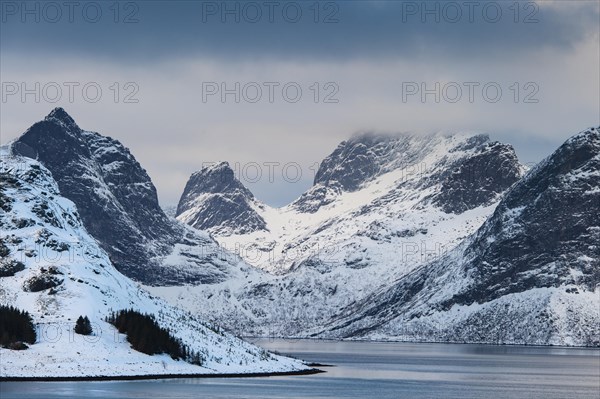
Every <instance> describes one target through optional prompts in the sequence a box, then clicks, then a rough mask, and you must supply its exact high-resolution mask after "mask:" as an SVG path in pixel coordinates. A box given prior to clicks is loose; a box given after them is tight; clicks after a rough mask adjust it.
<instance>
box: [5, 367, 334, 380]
mask: <svg viewBox="0 0 600 399" xmlns="http://www.w3.org/2000/svg"><path fill="white" fill-rule="evenodd" d="M325 372H326V371H324V370H319V369H316V368H311V369H306V370H297V371H276V372H264V373H215V374H194V373H192V374H147V375H124V376H118V375H116V376H82V377H4V376H0V382H26V381H38V382H65V381H135V380H165V379H182V378H259V377H281V376H290V375H311V374H320V373H325Z"/></svg>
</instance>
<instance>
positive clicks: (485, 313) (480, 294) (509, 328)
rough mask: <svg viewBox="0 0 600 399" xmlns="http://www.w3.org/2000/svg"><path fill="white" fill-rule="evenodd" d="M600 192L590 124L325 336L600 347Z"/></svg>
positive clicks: (597, 147)
mask: <svg viewBox="0 0 600 399" xmlns="http://www.w3.org/2000/svg"><path fill="white" fill-rule="evenodd" d="M599 187H600V133H599V132H598V128H591V129H589V130H586V131H584V132H582V133H580V134H577V135H575V136H574V137H572V138H571V139H569V140H568V141H567V142H565V143H564V144H563V145H562V146H561V147H560V148H559V149H558V150H557V151H556V152H554V153H553V154H552V155H551V156H550V157H549V158H547V159H546V160H544V161H542V162H541V163H540V164H539V165H538V166H536V167H535V168H534V169H533V170H531V171H530V172H529V173H528V174H527V175H526V176H525V177H524V178H523V179H522V180H521V181H519V182H518V183H517V184H516V185H515V186H514V187H513V188H512V189H510V190H509V191H508V193H507V194H506V196H505V198H504V199H503V200H502V201H501V202H500V204H499V205H498V207H497V208H496V210H495V212H494V214H493V215H492V216H491V217H490V218H489V220H487V221H486V223H485V224H484V225H483V226H482V227H481V228H480V229H479V230H478V231H477V232H476V233H475V234H473V235H472V236H471V237H469V238H468V239H467V240H465V242H463V243H462V244H461V245H460V246H459V247H458V248H457V249H456V250H455V251H453V252H452V253H450V254H448V255H447V256H445V257H443V258H442V259H440V260H438V261H436V262H433V263H432V264H428V265H426V266H424V267H421V268H418V269H416V270H415V271H413V272H412V273H410V274H408V275H407V276H404V277H402V278H400V279H399V280H398V281H397V282H396V283H395V285H394V287H392V288H391V289H388V290H383V291H382V292H380V293H378V294H375V295H373V296H372V297H370V298H368V300H366V301H364V302H362V303H360V304H355V305H353V306H352V307H350V308H348V309H346V311H345V315H346V316H342V317H341V318H340V319H339V320H338V322H337V323H335V326H332V327H331V331H330V332H329V333H325V335H327V334H333V335H335V336H339V335H342V336H371V337H377V336H387V337H402V336H404V337H405V338H406V337H412V339H422V340H432V339H433V340H443V341H454V342H461V341H469V342H473V341H483V342H504V343H529V344H532V343H540V344H561V345H564V344H566V345H572V344H575V345H600V341H599V338H598V337H599V335H598V333H599V332H600V331H598V326H599V325H600V246H599V243H600V216H599V215H600V189H599ZM350 314H352V316H350ZM408 339H410V338H408Z"/></svg>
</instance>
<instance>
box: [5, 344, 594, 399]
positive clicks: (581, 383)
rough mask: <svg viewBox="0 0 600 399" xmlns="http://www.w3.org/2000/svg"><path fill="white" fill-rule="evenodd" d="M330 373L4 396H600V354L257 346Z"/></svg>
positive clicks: (13, 389) (16, 387)
mask: <svg viewBox="0 0 600 399" xmlns="http://www.w3.org/2000/svg"><path fill="white" fill-rule="evenodd" d="M255 343H257V344H259V345H261V346H263V347H265V348H267V349H270V350H276V351H279V352H281V353H285V354H290V355H292V356H296V357H299V358H302V359H305V360H307V361H310V362H319V363H324V364H330V365H334V367H326V368H323V369H324V370H327V373H324V374H317V375H309V376H292V377H270V378H233V379H222V378H221V379H219V378H215V379H182V380H179V379H177V380H156V381H117V382H21V383H16V382H14V383H13V382H10V383H1V384H0V398H2V399H8V398H28V399H35V398H43V399H52V398H67V397H75V398H127V399H130V398H148V399H150V398H152V399H154V398H160V399H167V398H199V397H205V398H374V399H379V398H411V399H413V398H460V399H468V398H489V399H498V398H544V399H553V398H560V399H563V398H593V399H599V398H600V350H597V349H567V348H544V347H517V346H484V345H446V344H408V343H373V342H369V343H367V342H331V341H304V340H303V341H292V340H256V341H255Z"/></svg>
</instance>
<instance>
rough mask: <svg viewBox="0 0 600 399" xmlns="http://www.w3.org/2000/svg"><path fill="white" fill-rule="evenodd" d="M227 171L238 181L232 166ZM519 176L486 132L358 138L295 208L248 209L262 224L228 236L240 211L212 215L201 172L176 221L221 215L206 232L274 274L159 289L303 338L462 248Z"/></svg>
mask: <svg viewBox="0 0 600 399" xmlns="http://www.w3.org/2000/svg"><path fill="white" fill-rule="evenodd" d="M220 168H221V169H223V168H224V169H225V170H227V175H228V176H230V177H229V178H228V179H230V178H233V172H232V171H231V170H230V169H229V168H228V167H227V165H226V164H221V165H220ZM523 171H524V169H523V167H522V166H521V165H520V164H519V162H518V160H517V158H516V156H515V153H514V151H513V149H512V147H510V146H509V145H505V144H500V143H497V142H490V141H489V139H488V137H487V136H483V135H475V136H473V135H466V134H464V135H461V134H455V135H443V134H437V135H429V136H420V135H403V136H399V137H388V136H375V135H362V136H357V137H355V138H353V139H352V140H349V141H347V142H344V143H342V144H340V146H339V147H338V148H337V149H336V150H335V151H334V152H333V153H332V154H331V155H330V156H329V157H327V158H326V159H325V161H324V162H323V163H322V165H321V167H320V168H319V171H318V173H317V175H316V178H315V185H314V186H313V187H312V188H311V189H310V190H309V191H308V192H307V193H305V194H304V195H302V196H301V197H300V198H299V199H298V200H297V201H295V202H293V203H292V204H290V205H288V206H286V207H283V208H279V209H275V208H271V207H269V206H267V205H264V204H260V203H259V202H258V201H257V200H256V199H253V201H246V202H245V203H244V204H246V205H248V206H249V207H251V208H252V210H253V212H254V213H253V214H255V215H258V216H260V217H261V218H262V220H264V221H265V222H266V228H264V229H258V230H254V229H252V230H251V231H250V232H248V233H244V234H242V233H239V232H238V233H237V234H234V233H232V230H233V228H234V227H235V226H236V225H239V223H243V220H241V219H240V218H239V217H237V216H238V214H237V213H234V214H233V215H232V217H231V218H229V217H228V216H229V214H228V213H227V209H226V208H223V207H219V208H218V209H213V208H211V204H212V201H207V198H211V197H212V195H213V194H212V191H210V192H209V193H208V194H207V193H205V192H204V191H206V189H205V188H204V187H205V185H204V184H203V182H198V184H197V185H196V184H195V181H196V176H198V175H200V174H203V175H206V171H205V172H203V173H199V174H195V175H194V176H193V178H192V179H191V180H190V182H189V183H188V188H187V190H186V194H185V195H184V197H182V203H183V204H186V209H185V213H183V214H182V215H185V219H184V218H180V220H193V219H194V211H195V209H198V213H197V214H198V215H199V218H202V217H203V216H202V215H207V214H209V215H210V214H213V213H215V214H219V218H220V220H222V223H221V224H217V225H213V226H212V227H210V228H209V231H211V232H212V233H213V234H214V236H215V238H216V239H217V240H218V241H219V242H220V243H221V244H222V245H223V246H224V247H226V248H228V249H229V250H233V251H236V253H239V254H240V255H241V256H242V257H243V258H244V259H245V260H246V261H247V262H248V263H250V264H252V265H255V266H256V267H258V268H260V269H262V270H265V271H268V272H269V274H265V275H263V276H258V277H256V278H248V279H247V280H245V281H239V280H237V281H233V280H229V281H225V282H223V283H220V284H213V285H211V286H206V285H204V286H186V287H184V288H176V287H172V288H161V287H156V289H153V292H154V293H156V294H159V295H163V296H164V297H166V298H168V299H170V300H171V301H173V302H174V303H177V304H181V305H182V306H186V307H187V308H189V309H190V310H192V311H194V312H200V313H202V312H203V310H202V307H205V306H206V304H210V306H208V308H209V309H211V310H210V314H206V313H204V314H205V316H206V317H213V318H214V319H215V320H223V321H224V322H225V323H226V324H227V327H228V328H232V329H234V330H235V331H238V332H239V333H242V334H249V335H253V334H256V335H265V334H273V335H281V336H305V335H306V334H307V331H310V330H311V329H313V328H314V327H316V326H322V325H324V324H325V323H327V322H328V321H329V320H330V319H331V317H332V316H333V315H334V314H336V313H337V312H338V311H339V309H341V308H343V307H345V306H349V305H351V304H353V303H355V302H356V301H360V300H362V299H364V298H366V297H368V296H370V295H371V294H372V293H373V292H377V291H378V290H381V289H384V288H388V287H389V286H390V284H391V282H393V281H395V280H396V279H397V278H399V277H401V276H403V275H405V274H406V273H408V272H410V271H411V270H413V269H414V268H416V267H418V266H419V265H422V264H425V263H428V262H430V261H431V260H433V259H437V258H439V257H441V256H443V255H444V254H445V253H446V252H448V251H449V250H451V249H452V248H454V247H455V246H456V245H458V244H459V243H460V242H461V241H462V240H463V239H464V238H465V237H467V236H468V235H470V234H471V233H473V232H474V231H475V230H476V229H477V228H478V227H479V226H481V224H482V223H483V222H484V221H485V220H486V218H487V217H489V216H490V215H491V214H492V212H493V211H494V208H495V206H496V204H497V202H498V201H499V199H500V198H501V196H502V193H503V192H504V191H505V190H506V189H508V188H509V187H510V186H511V185H512V184H514V182H516V181H517V180H518V179H519V178H520V176H521V175H522V173H523ZM220 173H224V172H220ZM228 186H232V187H235V190H233V195H230V193H231V192H232V191H230V190H223V192H221V193H220V194H219V196H220V197H221V201H222V202H223V203H227V202H233V201H234V198H236V195H237V194H236V193H237V192H239V191H241V190H240V189H239V187H240V186H241V184H240V183H239V182H237V181H236V182H235V183H231V184H229V185H228ZM212 187H214V185H212V184H211V185H210V188H211V190H212ZM191 193H194V194H195V197H194V198H193V199H192V198H190V196H189V195H190V194H191ZM247 198H249V197H248V196H246V197H244V199H247ZM180 205H181V204H180ZM211 220H215V219H211ZM225 228H227V229H228V230H227V232H226V234H220V233H221V232H222V231H223V229H225ZM238 231H239V230H238ZM200 304H202V305H200Z"/></svg>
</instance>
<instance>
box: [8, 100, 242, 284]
mask: <svg viewBox="0 0 600 399" xmlns="http://www.w3.org/2000/svg"><path fill="white" fill-rule="evenodd" d="M11 147H12V151H13V153H15V154H18V155H24V156H27V157H30V158H34V159H37V160H39V161H40V162H41V163H42V164H43V165H44V166H45V167H46V168H48V169H49V170H50V171H51V172H52V175H53V177H54V179H55V180H56V181H57V183H58V185H59V188H60V192H61V193H62V195H64V196H65V197H67V198H69V199H70V200H71V201H73V202H74V203H75V204H76V205H77V209H78V211H79V213H80V215H81V219H82V220H83V223H84V225H85V227H86V229H87V230H88V231H89V232H90V234H92V235H93V236H94V237H95V238H96V239H97V240H98V241H99V242H100V244H101V246H102V248H103V249H104V250H106V251H107V252H108V254H109V255H110V258H111V261H112V262H113V263H114V264H115V266H116V267H117V268H118V269H119V270H120V271H121V272H123V273H124V274H126V275H128V276H130V277H132V278H134V279H136V280H138V281H140V282H144V283H146V284H182V283H197V282H202V283H210V282H214V281H220V280H221V279H223V278H224V276H226V275H227V274H228V273H229V270H228V268H229V266H231V265H236V264H237V263H239V260H237V259H235V257H233V256H231V257H229V259H228V260H223V258H226V257H227V256H225V255H226V254H225V255H224V254H223V253H222V250H221V249H219V247H218V246H217V244H216V243H215V242H214V241H213V240H212V239H210V237H208V235H206V234H202V233H197V232H195V231H192V230H191V229H189V228H186V227H184V226H183V225H180V224H178V223H176V222H175V221H173V220H170V219H169V218H168V217H167V216H166V215H165V214H164V212H163V211H162V210H161V208H160V206H159V204H158V199H157V195H156V189H155V187H154V185H153V184H152V181H151V180H150V177H149V176H148V174H147V173H146V171H145V170H144V169H143V168H142V167H141V165H140V164H139V163H138V162H137V161H136V159H135V158H134V157H133V155H132V154H131V153H130V152H129V150H128V149H127V148H125V147H124V146H123V145H122V144H121V143H119V142H118V141H117V140H114V139H111V138H110V137H106V136H102V135H100V134H98V133H95V132H89V131H85V130H82V129H81V128H80V127H79V126H78V125H77V124H76V123H75V121H74V120H73V119H72V118H71V117H70V116H69V115H68V114H67V113H66V112H65V111H64V110H63V109H62V108H56V109H55V110H53V111H52V112H51V113H50V114H49V115H48V116H47V117H46V118H45V119H44V120H43V121H41V122H38V123H36V124H34V125H33V126H31V127H30V128H29V129H28V130H27V131H26V132H25V133H23V135H22V136H21V137H19V138H18V139H17V140H16V141H15V142H14V143H12V145H11ZM186 245H187V246H189V245H192V247H195V248H196V249H195V250H185V249H183V247H182V246H186ZM198 248H200V249H198ZM194 251H195V252H197V253H194V254H192V255H190V256H186V254H190V253H191V252H194ZM165 262H166V263H165Z"/></svg>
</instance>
